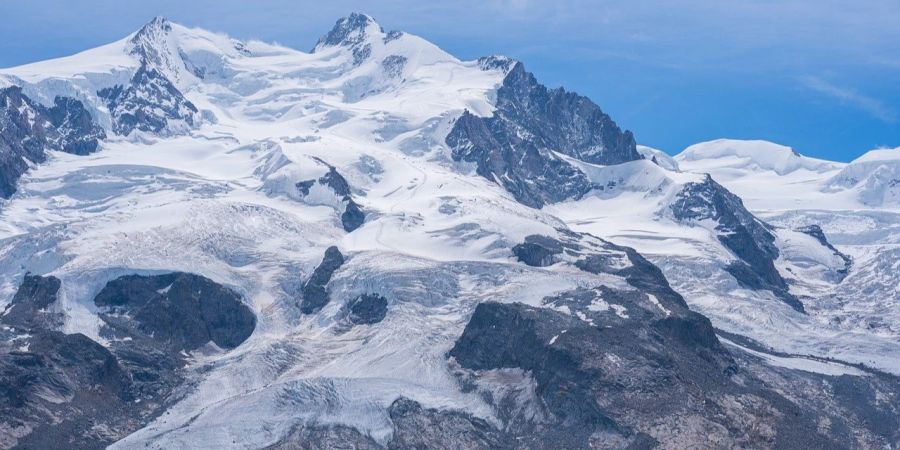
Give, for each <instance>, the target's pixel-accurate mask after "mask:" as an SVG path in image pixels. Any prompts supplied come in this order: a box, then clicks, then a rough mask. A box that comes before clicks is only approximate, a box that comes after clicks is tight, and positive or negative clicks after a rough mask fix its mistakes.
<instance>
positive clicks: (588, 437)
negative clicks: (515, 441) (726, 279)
mask: <svg viewBox="0 0 900 450" xmlns="http://www.w3.org/2000/svg"><path fill="white" fill-rule="evenodd" d="M606 294H608V292H607V293H606ZM589 298H590V297H587V298H582V299H581V300H573V301H582V302H583V301H587V300H588V299H589ZM603 298H605V299H609V300H613V301H621V302H627V303H626V304H627V305H628V310H629V312H630V313H632V312H636V311H637V310H639V309H640V308H641V307H640V306H639V305H638V304H635V303H634V302H629V300H628V298H627V297H623V296H616V297H614V299H613V298H610V297H606V296H605V295H604V297H603ZM549 300H550V301H553V300H552V299H549ZM632 314H633V313H632ZM634 316H635V317H645V316H643V315H638V314H634ZM651 317H657V318H654V319H649V320H648V319H645V318H642V319H638V320H628V321H622V320H621V318H618V317H616V316H615V315H608V316H601V315H597V316H594V317H593V318H592V321H593V322H594V323H590V322H588V321H585V320H581V319H578V318H576V317H574V316H570V315H567V314H563V313H559V312H557V311H554V310H550V309H544V308H533V307H529V306H525V305H521V304H499V303H482V304H480V305H478V307H477V308H476V310H475V313H474V314H473V316H472V318H471V320H470V322H469V324H468V325H467V326H466V329H465V331H464V332H463V334H462V336H461V337H460V338H459V340H458V341H457V342H456V344H455V345H454V347H453V348H452V349H451V351H450V352H449V356H452V357H453V358H454V359H455V361H456V363H457V364H459V365H460V366H461V367H463V368H465V369H467V370H469V371H474V372H473V373H475V374H478V373H483V372H484V371H490V370H499V369H511V368H518V369H522V370H524V371H526V372H527V373H530V374H531V376H532V377H534V379H535V381H536V383H537V388H536V391H535V393H536V395H538V396H539V398H540V400H541V402H540V404H541V405H543V407H544V408H545V409H546V413H547V414H545V417H547V418H548V419H547V422H544V423H539V424H532V427H531V428H530V429H532V430H533V432H532V433H531V434H530V435H528V436H519V441H522V440H523V439H527V440H530V441H531V442H534V443H536V444H533V445H531V447H540V446H551V447H556V448H597V447H601V448H626V447H631V448H651V447H656V446H661V447H671V446H679V445H678V444H677V443H678V442H681V443H683V444H684V445H687V444H697V443H698V442H702V440H704V439H707V434H706V433H711V432H715V433H716V434H717V436H716V439H717V442H718V444H717V446H720V447H725V448H733V447H742V446H744V447H751V448H759V447H765V448H792V447H791V445H795V444H797V443H798V441H797V440H796V439H797V437H798V436H803V438H802V441H801V442H802V443H803V444H805V445H806V446H807V448H808V446H813V447H817V448H836V447H839V445H838V444H837V442H836V441H835V440H834V439H833V438H832V437H830V436H825V435H823V434H821V433H820V432H819V431H817V422H816V417H815V416H816V414H815V411H800V409H799V407H797V406H796V405H795V404H793V403H791V402H790V401H788V400H787V399H785V398H784V397H782V396H781V395H780V394H778V393H777V392H775V391H773V390H771V389H770V388H767V387H766V386H765V385H763V384H762V383H760V382H758V381H756V380H755V379H753V378H752V377H750V376H748V375H746V374H743V373H740V371H739V369H738V367H737V366H736V365H735V363H734V361H733V360H732V358H731V356H730V355H729V353H728V352H727V351H726V350H725V349H724V348H723V347H722V346H721V345H720V344H719V342H718V340H717V339H716V337H715V334H714V330H713V329H712V326H711V325H710V323H709V321H708V320H706V318H704V317H703V316H701V315H699V314H696V313H692V312H689V311H687V312H682V313H677V314H673V315H671V316H667V317H662V318H659V316H651ZM475 376H476V379H477V377H478V375H475ZM736 377H740V382H739V381H738V380H737V378H736ZM736 399H737V400H736ZM751 399H752V401H751ZM495 407H496V408H514V407H515V406H513V405H509V404H495ZM726 410H728V412H727V413H725V411H726ZM734 414H738V415H739V416H741V417H746V419H744V420H742V421H741V422H735V421H734V420H732V419H730V418H729V415H734ZM498 415H499V416H501V417H527V416H523V415H521V414H519V415H517V414H514V413H511V412H509V411H507V412H505V413H504V414H502V415H501V414H498ZM782 417H791V419H790V421H789V423H787V424H785V423H783V420H782V419H781V418H782ZM758 421H761V422H764V423H765V425H766V426H768V427H771V429H772V430H773V431H771V432H768V431H765V429H764V428H762V431H761V427H760V425H758V424H757V422H758ZM654 424H667V425H663V427H662V428H654V427H655V426H656V425H654ZM688 424H692V425H688ZM504 425H505V426H507V427H515V428H518V429H529V428H528V427H527V426H523V425H522V424H504ZM757 427H760V428H757ZM692 428H694V429H692ZM698 430H701V431H700V432H699V434H698ZM651 433H652V435H653V437H651V435H650V434H651ZM527 440H526V442H528V441H527ZM711 442H712V441H711ZM537 443H541V444H542V445H541V444H537ZM793 448H795V447H793Z"/></svg>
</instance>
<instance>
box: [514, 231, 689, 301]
mask: <svg viewBox="0 0 900 450" xmlns="http://www.w3.org/2000/svg"><path fill="white" fill-rule="evenodd" d="M557 232H558V233H559V237H558V238H557V237H551V236H544V235H538V234H533V235H529V236H526V237H525V242H523V243H521V244H517V245H515V246H514V247H513V249H512V251H513V254H514V255H515V256H516V258H518V260H519V261H521V262H523V263H525V264H527V265H529V266H532V267H546V266H550V265H553V264H556V263H557V262H562V261H567V262H570V263H571V264H572V265H574V266H575V267H577V268H579V269H581V270H583V271H585V272H589V273H594V274H601V273H606V274H610V275H617V276H621V277H623V278H625V280H626V281H627V282H628V284H630V285H631V286H633V287H635V288H637V289H640V290H641V291H643V292H647V293H650V294H653V295H655V296H656V297H657V298H659V299H660V300H661V301H663V303H665V304H666V305H667V306H671V307H674V308H685V309H686V308H687V303H686V302H685V301H684V298H682V297H681V295H680V294H678V293H677V292H675V290H673V289H672V287H671V286H670V285H669V281H668V280H667V279H666V277H665V276H664V275H663V273H662V271H661V270H660V269H659V268H658V267H656V266H655V265H654V264H653V263H651V262H650V261H648V260H647V259H646V258H644V257H643V256H642V255H641V254H640V253H638V252H637V251H635V250H634V249H632V248H629V247H623V246H620V245H616V244H613V243H611V242H609V241H606V240H604V239H600V238H598V237H596V236H591V235H588V234H583V233H575V232H573V231H570V230H566V229H559V230H557Z"/></svg>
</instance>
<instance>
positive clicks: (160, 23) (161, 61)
mask: <svg viewBox="0 0 900 450" xmlns="http://www.w3.org/2000/svg"><path fill="white" fill-rule="evenodd" d="M171 32H172V23H171V22H169V20H168V19H166V18H165V17H162V16H156V17H154V18H153V19H151V20H150V21H149V22H147V23H146V24H145V25H144V26H143V27H141V29H140V30H138V31H137V32H136V33H135V34H134V36H132V37H131V49H130V50H129V53H130V54H131V55H133V56H136V57H138V58H139V59H140V60H141V62H142V63H143V64H145V65H151V66H158V67H164V66H166V65H168V63H169V59H171V58H170V56H169V52H168V51H167V49H168V47H169V35H170V34H171Z"/></svg>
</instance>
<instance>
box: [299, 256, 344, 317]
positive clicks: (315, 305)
mask: <svg viewBox="0 0 900 450" xmlns="http://www.w3.org/2000/svg"><path fill="white" fill-rule="evenodd" d="M343 264H344V255H342V254H341V251H340V250H338V248H337V247H334V246H331V247H328V248H327V249H326V250H325V256H324V257H323V258H322V262H321V263H320V264H319V266H318V267H316V269H315V270H314V271H313V274H312V276H311V277H309V280H307V281H306V284H304V285H303V300H302V301H301V302H300V311H301V312H302V313H303V314H313V313H315V312H318V311H319V310H320V309H322V308H323V307H324V306H325V305H327V304H328V302H329V300H331V298H330V297H329V296H328V290H327V287H328V282H329V281H331V276H332V275H333V274H334V272H336V271H337V270H338V269H339V268H340V267H341V266H342V265H343Z"/></svg>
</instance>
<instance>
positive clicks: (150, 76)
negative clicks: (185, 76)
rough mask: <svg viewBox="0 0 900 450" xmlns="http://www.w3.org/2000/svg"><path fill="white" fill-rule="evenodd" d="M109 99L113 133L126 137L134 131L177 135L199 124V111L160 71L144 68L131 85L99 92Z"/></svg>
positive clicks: (107, 103)
mask: <svg viewBox="0 0 900 450" xmlns="http://www.w3.org/2000/svg"><path fill="white" fill-rule="evenodd" d="M97 95H99V96H100V97H101V98H103V99H105V100H106V106H107V107H108V108H109V112H110V115H111V116H112V119H113V131H114V132H115V133H116V134H118V135H122V136H127V135H129V134H131V132H132V131H134V130H140V131H145V132H148V133H162V134H177V133H178V132H180V131H183V130H184V129H186V128H190V127H193V126H194V124H195V122H197V121H199V112H198V110H197V107H196V106H194V104H193V103H191V102H190V101H189V100H188V99H186V98H185V97H184V94H182V93H181V91H179V90H178V89H177V88H176V87H175V85H174V84H172V82H171V81H170V80H169V79H167V78H166V77H165V76H164V75H163V74H162V73H161V72H160V71H159V70H157V69H155V68H152V67H150V66H148V65H146V64H145V65H142V66H141V67H140V68H139V69H138V71H137V72H135V74H134V76H133V77H132V78H131V83H130V84H129V85H128V86H121V85H120V86H116V87H113V88H106V89H103V90H101V91H100V92H98V93H97Z"/></svg>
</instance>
